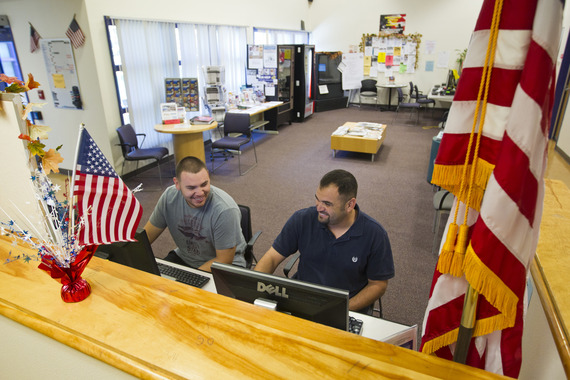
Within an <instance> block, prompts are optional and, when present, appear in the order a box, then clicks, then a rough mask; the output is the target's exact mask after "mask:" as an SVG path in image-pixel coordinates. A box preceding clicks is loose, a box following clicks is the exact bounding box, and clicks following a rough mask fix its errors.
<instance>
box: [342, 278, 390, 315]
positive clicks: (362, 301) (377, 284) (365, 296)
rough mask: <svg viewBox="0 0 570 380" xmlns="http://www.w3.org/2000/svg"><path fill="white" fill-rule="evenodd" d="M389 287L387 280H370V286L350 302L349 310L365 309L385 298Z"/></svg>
mask: <svg viewBox="0 0 570 380" xmlns="http://www.w3.org/2000/svg"><path fill="white" fill-rule="evenodd" d="M387 287H388V281H387V280H385V281H378V280H368V285H366V286H365V287H364V288H363V289H362V290H361V291H359V292H358V293H357V294H355V295H354V297H352V298H351V299H350V300H349V301H348V309H349V310H352V311H357V310H361V309H364V308H365V307H367V306H369V305H371V304H372V303H374V302H375V301H376V300H377V299H379V298H380V297H381V296H383V295H384V293H385V292H386V288H387Z"/></svg>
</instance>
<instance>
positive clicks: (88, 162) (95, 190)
mask: <svg viewBox="0 0 570 380" xmlns="http://www.w3.org/2000/svg"><path fill="white" fill-rule="evenodd" d="M80 133H81V136H80V142H79V145H78V152H77V166H76V169H75V185H74V188H73V191H74V192H73V194H74V196H76V197H77V215H78V216H79V217H82V218H83V221H84V226H83V228H82V229H81V230H80V231H79V233H78V235H79V236H78V242H79V244H82V245H91V244H109V243H113V242H117V241H135V239H134V235H135V232H136V229H137V227H138V224H139V221H140V219H141V216H142V207H141V205H140V203H139V202H138V200H137V199H136V198H135V197H134V195H133V193H132V192H131V191H130V190H129V188H128V187H126V186H125V184H124V183H123V181H122V180H121V178H119V176H118V175H117V173H116V172H115V170H113V168H112V167H111V164H110V163H109V161H107V159H106V158H105V156H104V155H103V152H101V150H100V149H99V147H98V146H97V144H96V143H95V141H93V138H91V136H90V135H89V133H88V132H87V130H86V129H84V128H82V129H81V132H80Z"/></svg>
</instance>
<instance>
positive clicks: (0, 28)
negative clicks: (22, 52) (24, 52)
mask: <svg viewBox="0 0 570 380" xmlns="http://www.w3.org/2000/svg"><path fill="white" fill-rule="evenodd" d="M0 73H2V74H6V75H7V76H9V77H16V78H18V79H20V80H24V78H23V76H22V71H21V70H20V63H19V61H18V54H17V53H16V46H15V45H14V37H13V36H12V29H11V28H10V22H9V21H8V16H0ZM4 88H6V83H0V91H4Z"/></svg>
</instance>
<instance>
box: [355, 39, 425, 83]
mask: <svg viewBox="0 0 570 380" xmlns="http://www.w3.org/2000/svg"><path fill="white" fill-rule="evenodd" d="M421 37H422V35H421V34H418V33H416V34H408V35H406V34H395V33H380V34H364V35H362V41H361V43H360V51H361V52H362V53H364V75H365V76H371V77H376V76H377V75H382V74H384V76H386V77H389V76H392V75H393V74H397V73H400V74H404V73H407V74H412V73H415V71H416V69H417V67H418V53H419V51H420V49H419V47H420V43H421Z"/></svg>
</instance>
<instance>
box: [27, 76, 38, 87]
mask: <svg viewBox="0 0 570 380" xmlns="http://www.w3.org/2000/svg"><path fill="white" fill-rule="evenodd" d="M26 87H27V88H28V90H32V89H34V88H38V87H40V84H39V83H38V82H36V81H35V80H34V76H33V75H32V74H31V73H30V74H28V81H27V82H26Z"/></svg>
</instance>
